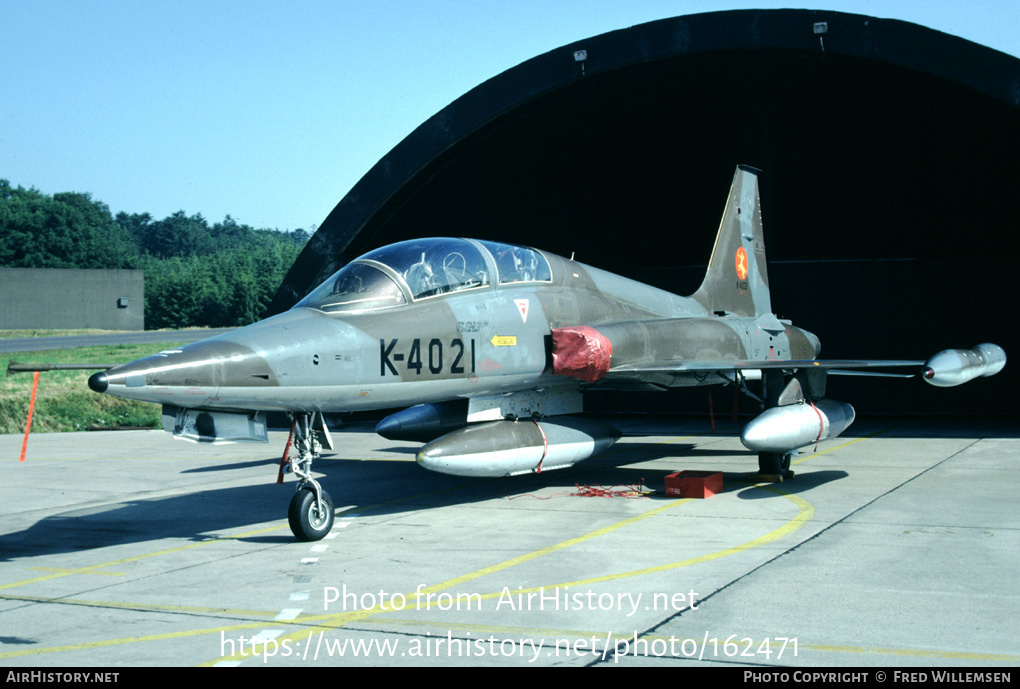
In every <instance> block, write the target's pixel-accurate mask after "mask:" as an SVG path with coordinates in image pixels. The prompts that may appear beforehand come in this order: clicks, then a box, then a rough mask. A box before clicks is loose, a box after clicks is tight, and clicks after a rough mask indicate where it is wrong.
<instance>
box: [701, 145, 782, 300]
mask: <svg viewBox="0 0 1020 689" xmlns="http://www.w3.org/2000/svg"><path fill="white" fill-rule="evenodd" d="M758 172H759V171H758V170H756V169H755V168H753V167H749V166H747V165H738V166H737V170H736V172H735V173H734V174H733V186H731V187H730V196H729V199H727V201H726V211H725V213H723V217H722V222H720V223H719V234H718V235H717V236H716V238H715V248H714V249H713V250H712V258H711V259H710V260H709V262H708V271H707V272H706V273H705V281H704V282H702V283H701V287H700V288H698V291H697V292H695V293H694V294H692V295H691V297H692V298H693V299H695V300H697V302H698V303H700V304H701V305H702V306H704V307H705V309H706V310H708V312H709V313H713V312H715V313H722V312H725V313H727V314H732V315H735V316H755V317H756V316H762V315H765V314H771V313H772V300H771V297H770V296H769V274H768V269H767V267H766V265H765V241H764V239H763V238H762V230H761V206H760V205H759V203H758Z"/></svg>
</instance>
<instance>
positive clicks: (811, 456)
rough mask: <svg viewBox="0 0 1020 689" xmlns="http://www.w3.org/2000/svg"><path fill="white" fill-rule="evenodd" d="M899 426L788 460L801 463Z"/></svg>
mask: <svg viewBox="0 0 1020 689" xmlns="http://www.w3.org/2000/svg"><path fill="white" fill-rule="evenodd" d="M899 427H900V426H899V424H897V425H895V426H887V427H886V428H881V429H879V430H877V431H875V432H874V433H868V434H867V435H862V436H861V437H859V438H854V439H853V440H848V441H846V442H845V443H840V444H839V445H833V446H832V447H827V448H825V449H824V450H820V451H819V452H813V453H812V454H809V455H807V456H806V457H801V458H800V459H798V460H795V461H793V462H790V464H791V465H792V464H801V463H803V462H806V461H808V460H809V459H814V458H815V457H821V456H822V455H827V454H829V453H830V452H835V451H836V450H842V449H843V448H844V447H849V446H851V445H855V444H857V443H859V442H861V441H862V440H870V439H871V438H877V437H878V436H880V435H884V434H886V433H888V432H889V431H892V430H895V429H897V428H899Z"/></svg>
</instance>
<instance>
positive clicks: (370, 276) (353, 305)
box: [297, 263, 406, 312]
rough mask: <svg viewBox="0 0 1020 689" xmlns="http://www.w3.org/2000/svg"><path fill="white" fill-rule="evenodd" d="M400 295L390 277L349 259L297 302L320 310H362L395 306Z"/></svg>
mask: <svg viewBox="0 0 1020 689" xmlns="http://www.w3.org/2000/svg"><path fill="white" fill-rule="evenodd" d="M405 302H406V300H405V299H404V295H403V294H402V293H401V291H400V287H398V286H397V283H395V282H394V281H393V280H392V279H390V278H389V277H388V276H387V275H386V274H385V273H383V272H382V271H381V270H379V269H378V268H374V267H372V266H370V265H365V264H362V263H349V264H348V265H346V266H344V267H343V268H341V269H340V270H338V271H337V272H336V273H333V275H332V276H331V277H330V278H329V279H328V280H326V281H325V282H324V283H322V284H321V285H319V286H318V287H317V288H316V289H315V290H314V291H313V292H312V293H311V294H309V295H308V296H307V297H305V298H304V299H302V300H301V301H299V302H298V303H297V306H303V307H307V308H312V309H319V310H320V311H326V312H334V311H363V310H368V309H381V308H385V307H388V306H399V305H400V304H403V303H405Z"/></svg>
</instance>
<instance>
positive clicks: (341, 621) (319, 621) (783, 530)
mask: <svg viewBox="0 0 1020 689" xmlns="http://www.w3.org/2000/svg"><path fill="white" fill-rule="evenodd" d="M761 487H763V488H765V489H766V490H770V491H772V492H775V493H777V494H779V495H783V497H786V498H788V499H790V500H791V501H792V502H794V504H796V505H797V506H798V507H799V511H798V514H797V516H795V517H794V518H793V519H791V520H790V521H789V522H787V523H786V524H784V525H783V526H781V527H779V528H778V529H775V530H773V531H771V532H769V533H768V534H765V535H764V536H761V537H759V538H756V539H753V540H751V541H748V542H747V543H744V544H741V545H738V546H735V547H733V548H727V549H725V550H722V551H718V552H716V553H708V554H705V555H702V556H699V557H694V558H689V559H687V560H682V561H680V562H673V563H669V564H665V565H658V566H655V567H647V568H644V569H639V570H632V571H630V572H622V573H619V574H611V575H606V576H601V577H592V578H590V579H584V580H579V581H575V582H568V583H566V584H559V586H577V585H581V584H586V583H597V582H602V581H611V580H615V579H624V578H628V577H634V576H640V575H643V574H652V573H656V572H662V571H667V570H670V569H676V568H679V567H687V566H690V565H694V564H698V563H700V562H707V561H709V560H714V559H717V558H720V557H726V556H727V555H733V554H735V553H739V552H743V551H744V550H748V549H750V548H753V547H756V546H759V545H764V544H766V543H771V542H773V541H776V540H778V539H780V538H783V537H784V536H786V535H789V534H790V533H792V532H793V531H795V530H796V529H798V528H800V527H801V526H802V525H803V524H804V523H806V522H807V521H809V520H810V519H811V517H812V516H813V515H814V507H813V506H812V505H811V504H810V503H809V502H807V501H806V500H804V499H802V498H799V497H797V496H793V495H788V494H785V493H783V492H781V491H779V490H777V489H775V488H773V487H772V486H767V485H766V486H761ZM691 500H692V498H686V499H679V500H676V501H671V502H669V503H668V504H665V505H662V506H660V507H656V508H654V509H651V510H648V511H647V512H644V513H642V514H639V515H635V516H633V517H628V518H627V519H623V520H621V521H619V522H616V523H614V524H610V525H608V526H605V527H603V528H601V529H596V530H595V531H591V532H588V533H586V534H583V535H581V536H577V537H576V538H570V539H567V540H565V541H561V542H559V543H556V544H553V545H550V546H547V547H545V548H540V549H538V550H535V551H532V552H530V553H526V554H524V555H520V556H518V557H514V558H511V559H509V560H504V561H503V562H500V563H497V564H495V565H491V566H489V567H483V568H481V569H478V570H475V571H474V572H470V573H468V574H464V575H462V576H459V577H454V578H452V579H448V580H446V581H443V582H441V583H438V584H433V585H432V586H428V587H424V588H422V589H421V590H420V591H415V592H414V593H409V594H405V595H404V599H405V600H406V599H408V598H411V599H414V600H415V601H418V600H420V599H419V598H418V594H419V593H420V594H421V595H424V596H428V595H429V594H433V593H438V592H440V591H445V590H446V589H450V588H453V587H455V586H459V585H461V584H464V583H466V582H469V581H473V580H475V579H478V578H481V577H484V576H487V575H489V574H493V573H495V572H499V571H502V570H505V569H508V568H510V567H514V566H516V565H519V564H522V563H525V562H529V561H531V560H534V559H536V558H539V557H542V556H544V555H548V554H550V553H553V552H557V551H559V550H563V549H565V548H570V547H572V546H575V545H578V544H580V543H584V542H586V541H589V540H592V539H594V538H598V537H600V536H604V535H606V534H609V533H612V532H614V531H617V530H619V529H622V528H624V527H626V526H630V525H632V524H636V523H638V522H640V521H643V520H645V519H649V518H651V517H654V516H657V515H659V514H662V513H663V512H665V511H667V510H670V509H673V508H675V507H679V506H681V505H685V504H687V503H688V502H690V501H691ZM553 586H554V585H550V587H547V588H552V587H553ZM539 588H541V587H536V588H533V589H528V590H523V589H522V590H520V591H515V592H514V593H515V594H519V593H526V592H530V591H538V590H539ZM500 595H502V591H500V592H498V593H490V594H485V595H482V596H480V597H481V598H482V599H489V598H496V597H498V596H500ZM390 600H391V601H392V600H393V598H392V597H391V599H390ZM427 600H428V599H427V598H426V601H427ZM428 607H429V606H428V604H426V605H425V608H424V609H426V610H427V609H428ZM382 612H393V610H392V608H390V607H386V606H383V605H377V606H375V607H372V608H364V609H362V610H353V611H349V612H342V613H335V614H332V615H322V616H320V617H314V616H313V617H309V618H305V619H304V620H303V621H304V623H305V624H306V625H307V624H315V625H316V626H314V627H311V628H306V629H303V630H302V631H300V632H295V633H293V634H291V635H288V636H285V637H279V638H277V639H276V642H277V643H282V641H286V640H290V641H295V640H298V639H300V638H305V637H308V636H310V635H311V634H314V633H316V632H321V631H327V630H329V629H336V628H339V627H343V626H346V625H348V624H351V623H352V622H356V621H359V620H363V619H366V618H368V617H372V616H374V615H378V614H379V613H382ZM247 657H249V656H248V655H247V654H240V653H238V654H235V655H233V656H224V657H222V658H217V659H215V660H211V661H208V662H206V663H203V665H214V664H216V663H219V662H222V661H230V660H235V661H236V660H243V659H245V658H247Z"/></svg>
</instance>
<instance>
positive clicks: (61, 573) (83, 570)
mask: <svg viewBox="0 0 1020 689" xmlns="http://www.w3.org/2000/svg"><path fill="white" fill-rule="evenodd" d="M282 528H283V525H278V526H270V527H267V528H264V529H255V530H254V531H248V532H247V533H243V534H237V535H236V536H214V537H212V538H210V539H209V540H206V541H199V542H198V543H188V544H186V545H179V546H176V547H174V548H165V549H163V550H157V551H155V552H152V553H143V554H141V555H132V556H131V557H124V558H121V559H119V560H110V561H109V562H101V563H99V564H96V565H88V566H86V567H78V568H77V569H61V570H58V571H56V572H54V573H52V574H45V575H43V576H40V577H34V578H32V579H23V580H21V581H14V582H11V583H9V584H0V591H3V590H6V589H12V588H17V587H19V586H27V585H28V584H35V583H38V582H40V581H48V580H50V579H58V578H60V577H66V576H68V575H71V574H96V573H97V572H95V570H98V569H104V568H106V567H113V566H114V565H123V564H126V563H128V562H137V561H139V560H147V559H149V558H152V557H159V556H161V555H169V554H170V553H179V552H182V551H185V550H191V549H192V548H201V547H203V546H207V545H212V544H214V543H223V542H224V541H236V540H239V539H242V538H250V537H252V536H255V535H257V534H261V533H266V532H267V531H276V530H278V529H282Z"/></svg>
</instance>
